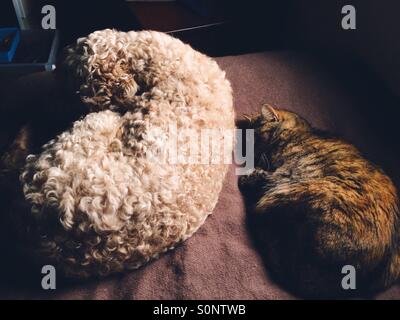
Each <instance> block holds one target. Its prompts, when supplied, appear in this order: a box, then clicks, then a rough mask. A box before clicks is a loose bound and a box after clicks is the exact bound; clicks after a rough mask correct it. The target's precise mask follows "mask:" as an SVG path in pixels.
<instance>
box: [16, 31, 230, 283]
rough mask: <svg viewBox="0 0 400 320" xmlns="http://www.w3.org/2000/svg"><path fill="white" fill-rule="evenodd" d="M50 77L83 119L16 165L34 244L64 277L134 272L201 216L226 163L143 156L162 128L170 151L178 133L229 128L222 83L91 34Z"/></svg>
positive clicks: (150, 37)
mask: <svg viewBox="0 0 400 320" xmlns="http://www.w3.org/2000/svg"><path fill="white" fill-rule="evenodd" d="M59 69H60V70H64V71H65V74H67V76H68V77H70V78H71V77H72V78H73V82H74V83H75V84H77V88H76V89H77V90H78V92H79V94H80V96H81V98H82V101H83V102H85V103H86V104H87V105H89V106H90V108H91V111H92V112H91V113H89V114H88V115H87V116H86V117H84V118H83V119H82V120H79V121H76V122H75V123H74V124H73V127H72V128H71V129H70V130H69V131H66V132H64V133H62V134H61V135H59V136H58V137H56V138H55V139H54V140H52V141H50V142H49V143H48V144H46V145H45V146H44V147H43V151H42V153H41V154H38V155H30V156H29V157H28V158H27V163H26V166H25V168H24V170H23V173H22V175H21V181H22V183H23V191H24V195H25V198H26V200H27V201H28V203H29V204H30V206H31V218H33V221H35V222H34V223H35V225H36V226H38V228H37V229H35V230H36V231H35V232H36V234H35V236H36V238H35V239H36V240H35V242H34V243H35V246H37V248H38V251H39V252H40V254H41V255H43V256H45V257H47V258H49V259H50V261H52V262H53V263H55V264H56V265H57V267H58V269H60V270H61V271H62V272H63V273H64V274H66V275H67V276H73V277H88V276H91V275H107V274H110V273H113V272H118V271H122V270H124V269H134V268H137V267H139V266H141V265H143V264H144V263H146V262H147V261H148V260H149V259H151V258H153V257H157V256H158V255H159V254H160V253H161V252H164V251H166V250H168V249H171V248H173V247H174V246H176V245H177V244H178V243H179V242H181V241H183V240H185V239H187V238H188V237H190V236H191V235H192V234H193V233H194V232H195V231H196V230H197V229H198V228H199V227H200V226H201V224H202V223H203V222H204V220H205V219H206V217H207V216H208V215H209V214H210V213H211V212H212V210H213V208H214V206H215V204H216V202H217V199H218V195H219V193H220V190H221V188H222V183H223V179H224V176H225V174H226V171H227V165H226V164H222V163H221V164H212V165H207V164H168V163H164V162H162V161H159V162H157V161H149V155H150V156H151V154H149V153H152V152H155V151H154V150H156V149H157V148H153V147H154V146H157V145H162V144H164V143H165V141H166V139H168V138H169V137H168V134H169V131H168V126H169V124H170V123H172V122H176V123H177V125H178V135H177V140H178V144H184V143H185V142H187V139H188V137H187V136H186V135H184V134H183V133H182V134H181V132H183V129H194V130H201V129H204V128H207V129H218V130H223V129H233V128H234V112H233V107H232V94H231V87H230V84H229V82H228V81H227V80H226V78H225V73H224V72H223V71H221V70H220V68H219V67H218V65H217V63H216V62H215V61H213V60H212V59H210V58H208V57H206V56H205V55H203V54H200V53H198V52H196V51H195V50H193V49H192V48H191V47H190V46H188V45H185V44H183V43H182V42H181V41H179V40H177V39H174V38H172V37H170V36H168V35H166V34H163V33H158V32H153V31H142V32H133V31H132V32H127V33H125V32H117V31H115V30H108V29H107V30H103V31H97V32H94V33H92V34H90V35H89V36H88V37H86V38H81V39H78V41H77V43H76V44H75V45H73V46H72V47H70V48H68V50H67V55H66V57H65V59H64V61H63V62H62V64H61V65H60V66H59ZM69 80H70V79H69ZM155 129H157V130H155ZM154 132H157V134H156V135H154V134H152V133H154ZM221 153H222V151H221Z"/></svg>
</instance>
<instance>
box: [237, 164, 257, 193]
mask: <svg viewBox="0 0 400 320" xmlns="http://www.w3.org/2000/svg"><path fill="white" fill-rule="evenodd" d="M256 175H257V170H256V169H254V168H253V169H249V170H247V171H246V173H245V174H244V175H242V176H240V177H239V189H240V190H241V191H243V190H245V189H246V188H249V187H251V186H252V185H253V184H254V180H255V178H256Z"/></svg>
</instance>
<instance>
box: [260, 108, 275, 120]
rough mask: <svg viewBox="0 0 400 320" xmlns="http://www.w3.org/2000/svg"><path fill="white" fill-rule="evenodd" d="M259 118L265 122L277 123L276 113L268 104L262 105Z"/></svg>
mask: <svg viewBox="0 0 400 320" xmlns="http://www.w3.org/2000/svg"><path fill="white" fill-rule="evenodd" d="M261 116H262V117H263V119H264V120H265V121H268V122H271V121H279V114H278V112H277V111H276V110H275V109H274V108H273V107H271V106H270V105H269V104H263V105H262V107H261Z"/></svg>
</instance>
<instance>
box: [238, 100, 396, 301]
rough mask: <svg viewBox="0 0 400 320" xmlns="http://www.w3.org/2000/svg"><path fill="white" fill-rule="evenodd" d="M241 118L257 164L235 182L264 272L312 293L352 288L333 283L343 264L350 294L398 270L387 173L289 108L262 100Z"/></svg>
mask: <svg viewBox="0 0 400 320" xmlns="http://www.w3.org/2000/svg"><path fill="white" fill-rule="evenodd" d="M248 120H249V124H250V128H253V129H254V130H255V161H256V162H255V163H256V164H257V165H256V168H255V169H254V170H253V171H252V172H251V173H250V174H249V175H246V176H242V177H240V179H239V186H240V188H241V190H242V192H243V193H244V194H245V195H246V196H247V197H246V200H247V201H246V202H247V203H248V208H249V211H251V213H249V216H248V218H249V226H250V227H251V229H252V231H253V232H254V234H255V239H256V241H257V244H258V246H259V248H260V250H261V251H262V252H263V253H264V255H265V260H266V264H267V268H268V269H269V270H270V271H271V272H272V274H274V275H275V276H276V277H277V278H278V280H280V281H281V282H285V283H287V284H288V285H290V286H291V287H292V289H293V290H294V291H295V292H297V293H300V294H303V295H306V296H314V297H322V296H336V295H341V294H346V293H349V292H350V291H352V290H347V291H345V290H344V289H343V288H342V285H341V281H342V279H343V277H345V276H346V274H342V273H341V271H342V267H343V266H345V265H352V266H354V267H355V269H356V290H354V291H356V292H354V291H353V292H352V293H353V294H354V293H355V294H357V293H360V292H365V291H367V292H372V291H375V290H380V289H383V288H386V287H388V286H389V285H391V284H392V283H393V282H394V281H395V280H396V279H397V278H398V277H399V273H400V249H399V244H400V241H399V230H400V229H399V227H400V225H399V208H398V206H399V201H398V198H397V192H396V189H395V187H394V185H393V183H392V181H391V180H390V178H389V177H387V176H386V175H385V174H384V172H383V171H382V170H381V169H379V168H378V167H377V166H375V165H374V164H372V163H370V162H368V161H367V160H366V159H364V158H363V157H362V156H361V154H360V153H359V151H358V150H357V149H356V148H355V147H353V146H352V145H349V144H347V143H345V142H343V141H341V140H338V139H336V138H333V137H330V136H329V135H328V134H326V133H324V132H322V131H319V130H316V129H313V128H312V127H311V126H310V125H309V124H308V123H307V122H306V121H305V120H304V119H302V118H301V117H300V116H298V115H296V114H294V113H292V112H289V111H284V110H276V109H274V108H272V107H270V106H268V105H264V106H263V107H262V110H261V114H260V115H257V116H255V117H251V118H248ZM360 290H361V291H360Z"/></svg>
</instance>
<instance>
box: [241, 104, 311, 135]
mask: <svg viewBox="0 0 400 320" xmlns="http://www.w3.org/2000/svg"><path fill="white" fill-rule="evenodd" d="M246 118H247V120H249V127H250V128H251V129H254V130H255V136H256V139H258V140H259V139H260V138H261V140H263V141H264V142H271V141H272V140H276V139H279V138H280V139H285V138H289V137H290V136H291V135H293V134H296V133H299V134H301V133H305V132H308V131H310V129H311V127H310V125H309V124H308V122H307V121H306V120H304V119H303V118H302V117H300V116H299V115H297V114H296V113H294V112H290V111H287V110H282V109H280V110H278V109H275V108H273V107H272V106H270V105H268V104H264V105H263V106H262V107H261V110H260V113H259V114H257V115H255V116H250V117H248V116H246Z"/></svg>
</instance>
